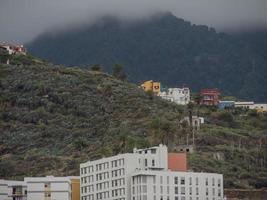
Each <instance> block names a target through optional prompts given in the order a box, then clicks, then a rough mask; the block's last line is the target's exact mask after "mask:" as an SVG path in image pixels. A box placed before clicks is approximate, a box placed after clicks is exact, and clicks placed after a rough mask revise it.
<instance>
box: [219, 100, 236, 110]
mask: <svg viewBox="0 0 267 200" xmlns="http://www.w3.org/2000/svg"><path fill="white" fill-rule="evenodd" d="M234 107H235V101H219V104H218V108H219V109H221V110H223V109H231V108H234Z"/></svg>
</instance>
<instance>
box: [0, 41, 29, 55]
mask: <svg viewBox="0 0 267 200" xmlns="http://www.w3.org/2000/svg"><path fill="white" fill-rule="evenodd" d="M0 48H1V49H2V50H6V51H7V52H8V54H9V55H14V54H22V55H26V54H27V51H26V48H25V47H24V46H23V45H16V44H10V43H5V42H0Z"/></svg>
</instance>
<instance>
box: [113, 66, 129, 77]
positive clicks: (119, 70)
mask: <svg viewBox="0 0 267 200" xmlns="http://www.w3.org/2000/svg"><path fill="white" fill-rule="evenodd" d="M112 75H113V76H114V77H116V78H117V79H120V80H122V81H125V80H126V78H127V76H126V74H125V73H124V70H123V66H122V65H120V64H115V65H114V66H113V68H112Z"/></svg>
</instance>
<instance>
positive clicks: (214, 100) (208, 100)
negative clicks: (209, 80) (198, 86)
mask: <svg viewBox="0 0 267 200" xmlns="http://www.w3.org/2000/svg"><path fill="white" fill-rule="evenodd" d="M220 95H221V94H220V91H219V90H218V89H217V88H215V89H202V90H201V92H200V105H207V106H217V105H218V104H219V101H220Z"/></svg>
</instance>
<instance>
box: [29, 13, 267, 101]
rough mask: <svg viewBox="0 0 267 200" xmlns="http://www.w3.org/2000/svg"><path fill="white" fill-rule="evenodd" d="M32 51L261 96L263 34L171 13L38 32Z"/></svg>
mask: <svg viewBox="0 0 267 200" xmlns="http://www.w3.org/2000/svg"><path fill="white" fill-rule="evenodd" d="M27 46H28V48H29V51H30V52H32V53H33V54H34V55H37V56H39V57H42V58H45V59H47V60H49V61H52V62H54V63H58V64H65V65H68V66H73V65H79V66H83V67H85V68H86V67H89V66H91V65H94V64H101V65H103V66H104V69H105V70H106V71H110V70H111V68H112V66H113V65H114V64H116V63H119V64H122V65H124V66H125V68H126V71H127V73H128V75H129V78H130V80H131V81H134V82H136V83H139V82H141V81H143V80H150V79H154V80H158V81H161V82H162V83H163V85H165V86H181V85H188V86H189V87H191V88H192V89H193V91H195V92H196V91H199V89H200V88H204V87H218V88H220V89H221V90H222V91H223V93H224V94H225V95H234V96H237V97H239V98H240V99H245V100H255V101H261V102H265V101H266V99H267V79H266V74H267V56H266V52H267V34H266V33H264V32H263V33H254V34H236V35H227V34H223V33H217V32H216V31H215V30H214V29H212V28H208V27H207V26H196V25H192V24H191V23H190V22H187V21H184V20H183V19H179V18H177V17H175V16H174V15H172V14H171V13H164V14H158V15H155V16H154V17H152V18H151V19H149V20H144V21H137V22H129V23H128V24H127V23H126V22H122V21H120V20H119V19H117V18H115V17H110V16H109V17H103V18H101V19H99V21H97V22H96V23H95V24H94V25H88V26H86V25H83V26H82V27H80V28H79V27H75V28H72V29H70V30H65V31H62V32H56V33H55V32H52V33H46V34H43V35H41V36H40V37H38V38H36V39H35V40H33V41H32V42H31V43H29V44H28V45H27Z"/></svg>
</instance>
